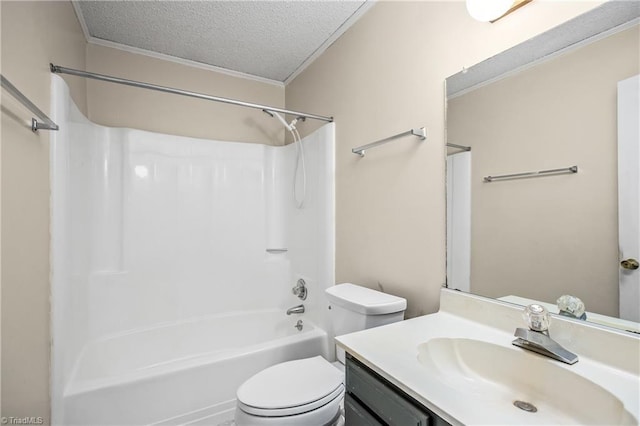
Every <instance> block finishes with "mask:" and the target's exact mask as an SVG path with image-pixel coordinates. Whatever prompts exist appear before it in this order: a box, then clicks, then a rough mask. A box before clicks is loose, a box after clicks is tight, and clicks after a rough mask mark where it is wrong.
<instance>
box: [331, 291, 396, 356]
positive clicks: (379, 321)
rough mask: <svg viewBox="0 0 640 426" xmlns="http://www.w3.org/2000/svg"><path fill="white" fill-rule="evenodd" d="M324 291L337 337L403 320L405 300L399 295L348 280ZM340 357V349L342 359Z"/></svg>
mask: <svg viewBox="0 0 640 426" xmlns="http://www.w3.org/2000/svg"><path fill="white" fill-rule="evenodd" d="M326 294H327V299H328V300H329V318H330V320H331V323H332V324H333V331H334V332H335V335H336V336H341V335H343V334H348V333H353V332H355V331H361V330H366V329H367V328H373V327H379V326H381V325H386V324H391V323H394V322H398V321H402V320H403V319H404V311H405V309H407V301H406V299H403V298H402V297H398V296H393V295H391V294H387V293H382V292H379V291H376V290H372V289H370V288H366V287H361V286H359V285H355V284H351V283H345V284H338V285H335V286H333V287H329V288H328V289H327V290H326ZM343 356H344V354H343V352H342V351H339V353H338V357H339V358H341V359H340V361H342V362H344V358H343Z"/></svg>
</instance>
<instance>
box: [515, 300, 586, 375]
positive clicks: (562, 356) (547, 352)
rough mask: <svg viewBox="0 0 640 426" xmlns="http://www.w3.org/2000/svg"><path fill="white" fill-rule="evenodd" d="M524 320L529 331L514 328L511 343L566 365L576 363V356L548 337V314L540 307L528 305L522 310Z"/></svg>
mask: <svg viewBox="0 0 640 426" xmlns="http://www.w3.org/2000/svg"><path fill="white" fill-rule="evenodd" d="M523 316H524V318H525V319H526V320H527V323H528V325H529V329H526V328H516V332H515V333H514V336H516V337H517V339H515V340H514V341H513V342H512V343H513V344H514V345H515V346H518V347H521V348H523V349H527V350H530V351H533V352H536V353H539V354H540V355H544V356H548V357H549V358H553V359H555V360H558V361H562V362H564V363H567V364H575V363H576V362H578V355H576V354H574V353H572V352H569V351H568V350H566V349H565V348H563V347H562V346H560V344H559V343H558V342H556V341H555V340H553V339H552V338H551V337H549V322H550V320H549V312H547V310H546V309H545V308H544V307H543V306H541V305H529V306H527V307H526V308H525V309H524V314H523Z"/></svg>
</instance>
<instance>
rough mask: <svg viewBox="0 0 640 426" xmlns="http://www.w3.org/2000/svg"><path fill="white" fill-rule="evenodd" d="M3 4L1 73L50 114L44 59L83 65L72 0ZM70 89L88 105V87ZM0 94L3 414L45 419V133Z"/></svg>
mask: <svg viewBox="0 0 640 426" xmlns="http://www.w3.org/2000/svg"><path fill="white" fill-rule="evenodd" d="M0 8H1V9H2V75H3V76H5V77H6V78H7V79H9V80H10V81H11V82H12V83H13V84H14V85H15V86H16V87H17V88H18V89H19V90H21V91H22V92H23V93H24V94H25V95H26V96H27V97H28V98H29V99H31V101H32V102H34V103H35V104H36V105H37V106H38V107H39V108H40V109H42V110H43V111H44V112H45V113H49V103H50V102H49V101H50V90H49V87H50V73H49V62H52V61H59V62H64V63H66V64H69V65H68V66H72V67H77V68H84V66H85V39H84V36H83V35H82V31H81V30H80V26H79V25H78V22H77V19H76V16H75V14H74V12H73V8H72V7H71V3H69V2H9V1H2V2H1V3H0ZM69 82H70V84H71V93H72V95H73V98H74V99H75V101H76V102H77V103H78V105H79V106H80V107H81V108H82V109H86V98H85V84H84V82H83V81H71V80H69ZM30 121H31V114H30V113H29V112H28V111H27V110H25V109H24V108H23V107H21V106H19V105H18V104H16V103H15V102H13V100H12V99H11V98H10V97H9V95H6V94H5V92H4V91H3V93H2V131H1V143H2V148H1V152H2V407H1V409H2V416H14V417H23V416H41V417H43V418H44V419H45V422H48V421H49V309H50V306H49V133H48V132H47V131H40V132H38V133H37V134H36V133H32V132H31V130H30V127H28V126H29V123H30Z"/></svg>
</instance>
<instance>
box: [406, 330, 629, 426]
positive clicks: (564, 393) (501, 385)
mask: <svg viewBox="0 0 640 426" xmlns="http://www.w3.org/2000/svg"><path fill="white" fill-rule="evenodd" d="M418 361H419V362H420V364H421V365H422V366H423V367H425V368H428V369H429V371H430V373H432V374H433V375H434V376H436V377H437V379H438V380H440V381H441V382H443V383H444V384H445V385H447V386H449V387H451V388H453V389H455V391H456V392H458V394H459V397H460V403H461V404H464V403H465V401H469V403H470V404H473V405H474V406H476V407H474V410H482V411H483V412H484V411H485V410H491V411H486V412H487V413H491V416H493V417H494V418H496V419H500V420H505V422H504V423H509V422H510V423H518V424H597V425H603V424H607V425H613V424H620V425H627V424H629V425H631V424H638V421H637V419H635V418H634V417H633V415H631V413H629V412H628V411H627V410H626V409H625V407H624V404H623V403H622V402H621V401H620V400H619V399H618V398H616V397H615V396H614V395H612V394H611V393H609V392H608V391H607V390H606V389H604V388H603V387H601V386H599V385H598V384H596V383H594V382H592V381H590V380H588V379H586V378H584V377H582V376H580V375H578V374H576V373H574V372H573V371H571V368H572V366H565V365H564V364H561V363H559V362H558V361H554V360H551V359H548V358H545V357H543V356H540V355H537V354H534V353H529V352H527V351H524V350H523V349H520V348H516V347H515V346H500V345H495V344H492V343H487V342H483V341H479V340H473V339H450V338H435V339H432V340H429V341H428V342H426V343H423V344H420V345H419V346H418ZM516 401H521V402H522V403H518V404H519V405H521V406H522V408H518V407H516V406H515V405H514V402H516ZM531 406H533V407H535V409H537V411H536V412H529V411H525V409H532V408H531ZM476 412H477V411H476ZM478 414H479V415H480V413H478ZM480 417H482V418H486V417H484V416H480ZM501 423H502V422H501Z"/></svg>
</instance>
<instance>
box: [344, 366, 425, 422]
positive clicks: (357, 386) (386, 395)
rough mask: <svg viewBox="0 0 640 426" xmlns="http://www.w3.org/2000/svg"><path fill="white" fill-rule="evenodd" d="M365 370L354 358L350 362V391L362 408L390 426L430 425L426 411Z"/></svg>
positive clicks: (348, 373)
mask: <svg viewBox="0 0 640 426" xmlns="http://www.w3.org/2000/svg"><path fill="white" fill-rule="evenodd" d="M365 368H366V367H364V366H361V365H360V364H358V363H356V362H355V361H353V360H352V359H350V360H348V362H347V368H346V382H347V391H348V392H350V393H351V394H353V395H354V396H355V397H356V398H357V399H358V400H359V401H360V402H362V405H364V406H366V407H367V408H368V409H369V411H371V412H373V413H375V415H376V416H377V417H378V418H380V419H381V420H382V421H383V422H384V423H386V424H388V425H394V426H395V425H410V426H428V425H429V418H430V416H429V414H428V413H427V412H426V409H424V410H423V409H421V408H419V407H417V406H416V405H414V404H413V403H411V402H410V401H408V400H407V399H405V398H404V397H403V396H401V395H400V394H399V393H398V392H397V391H396V390H395V389H394V388H392V387H391V386H390V385H388V384H386V383H384V382H383V381H382V380H380V379H378V378H377V377H375V376H373V374H375V373H373V372H371V373H370V372H369V371H368V370H367V369H365ZM350 420H351V419H349V417H348V413H347V424H352V423H351V421H350ZM353 424H357V423H353ZM363 424H368V423H363ZM372 424H377V423H372Z"/></svg>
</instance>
